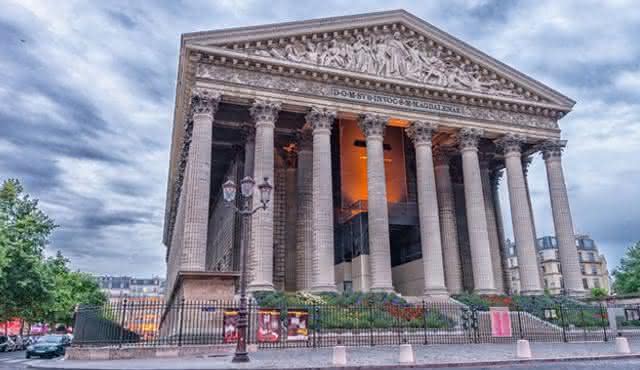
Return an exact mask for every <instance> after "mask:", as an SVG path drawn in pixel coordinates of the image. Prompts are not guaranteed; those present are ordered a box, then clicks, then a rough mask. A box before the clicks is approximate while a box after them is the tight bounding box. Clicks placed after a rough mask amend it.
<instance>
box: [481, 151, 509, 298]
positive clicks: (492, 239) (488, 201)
mask: <svg viewBox="0 0 640 370" xmlns="http://www.w3.org/2000/svg"><path fill="white" fill-rule="evenodd" d="M492 158H493V153H482V155H481V157H480V176H481V177H482V194H483V195H484V205H485V210H486V214H487V231H488V232H489V245H490V246H491V268H492V269H493V281H494V284H495V286H496V293H498V294H502V293H504V281H503V277H502V256H501V255H500V239H499V235H498V224H497V222H496V211H495V208H494V201H493V191H492V189H491V170H490V168H489V166H490V164H491V163H490V162H491V159H492Z"/></svg>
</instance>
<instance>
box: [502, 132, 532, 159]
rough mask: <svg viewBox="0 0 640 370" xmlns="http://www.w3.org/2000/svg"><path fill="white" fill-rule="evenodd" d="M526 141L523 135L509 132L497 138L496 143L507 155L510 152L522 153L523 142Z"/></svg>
mask: <svg viewBox="0 0 640 370" xmlns="http://www.w3.org/2000/svg"><path fill="white" fill-rule="evenodd" d="M524 142H526V139H525V137H524V136H523V135H519V134H513V133H508V134H506V135H504V136H503V137H501V138H500V139H498V140H496V145H497V146H498V147H499V148H502V150H503V151H504V154H505V155H507V154H509V153H517V154H520V151H521V150H522V144H523V143H524Z"/></svg>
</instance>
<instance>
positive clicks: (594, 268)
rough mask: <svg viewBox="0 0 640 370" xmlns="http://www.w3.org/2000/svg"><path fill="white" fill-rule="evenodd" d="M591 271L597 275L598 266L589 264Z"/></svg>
mask: <svg viewBox="0 0 640 370" xmlns="http://www.w3.org/2000/svg"><path fill="white" fill-rule="evenodd" d="M591 273H592V274H594V275H598V267H597V266H591Z"/></svg>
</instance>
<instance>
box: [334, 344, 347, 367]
mask: <svg viewBox="0 0 640 370" xmlns="http://www.w3.org/2000/svg"><path fill="white" fill-rule="evenodd" d="M333 364H334V365H338V366H344V365H346V364H347V350H346V348H345V346H335V347H333Z"/></svg>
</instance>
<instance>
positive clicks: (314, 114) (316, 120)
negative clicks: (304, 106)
mask: <svg viewBox="0 0 640 370" xmlns="http://www.w3.org/2000/svg"><path fill="white" fill-rule="evenodd" d="M336 116H337V113H336V111H334V110H331V109H328V108H319V107H311V110H310V111H309V113H307V116H306V120H307V123H309V125H311V128H312V129H313V132H319V131H326V132H329V131H331V126H332V125H333V121H334V120H335V119H336Z"/></svg>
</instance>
